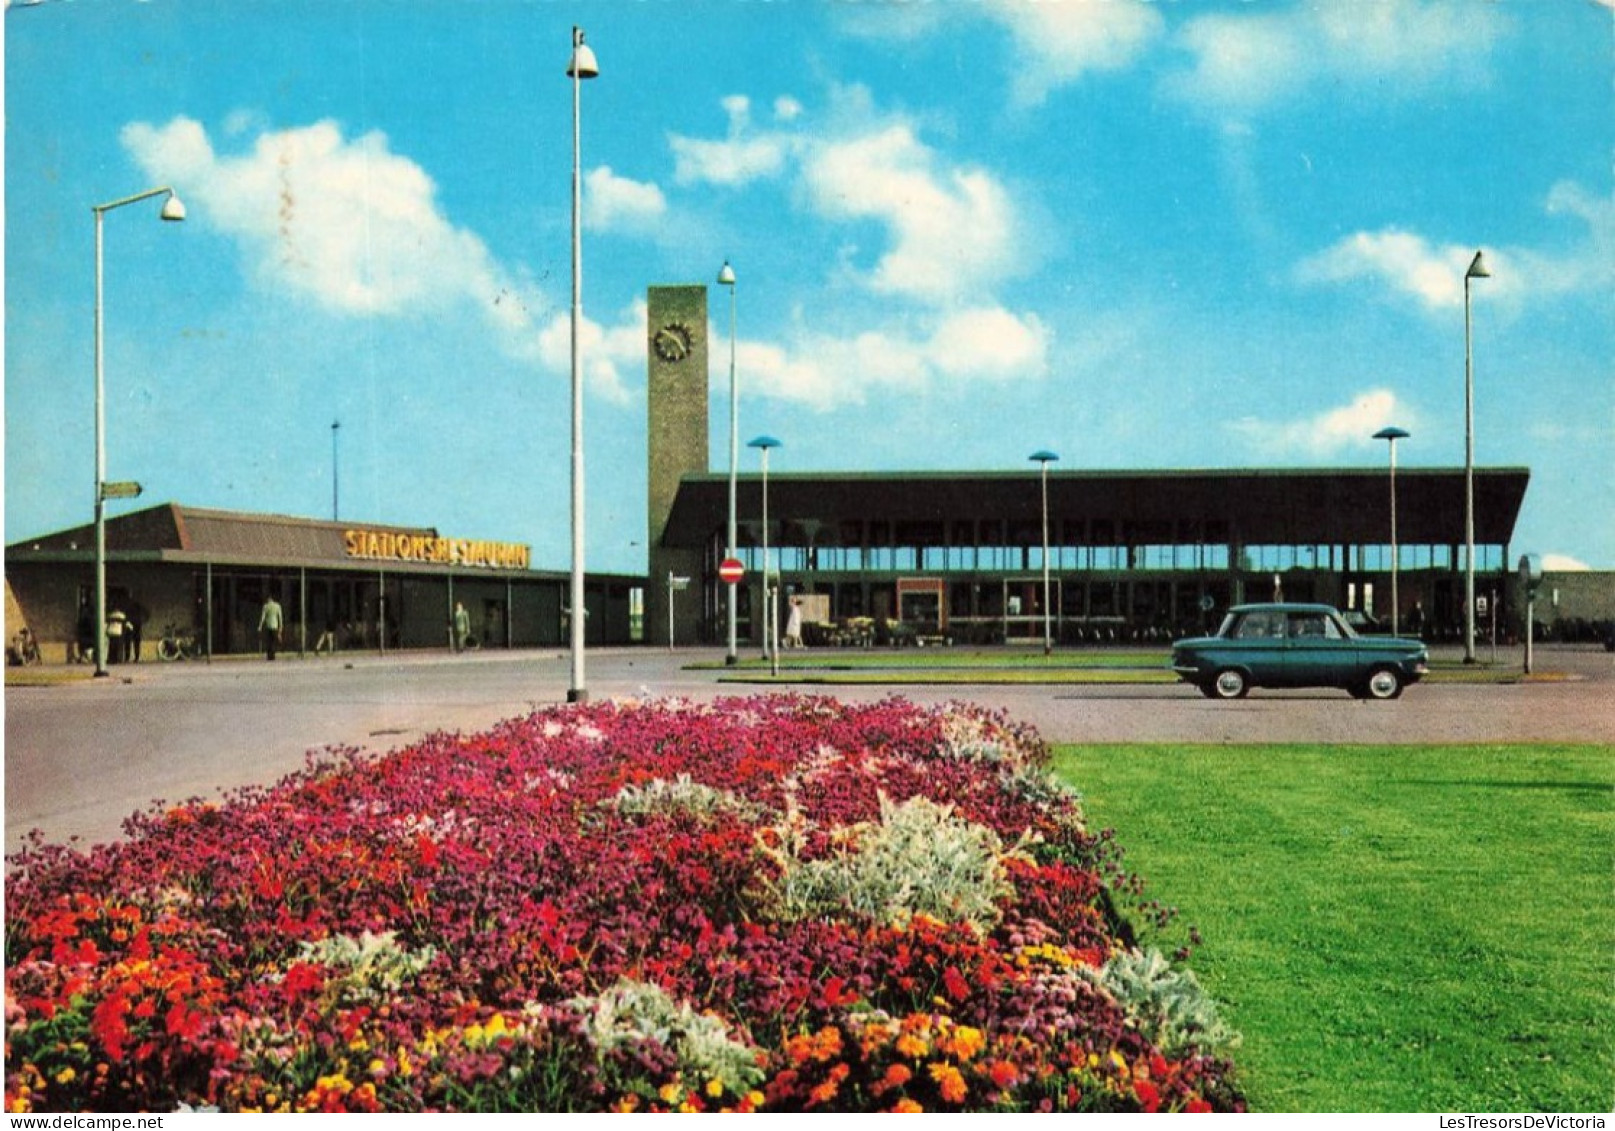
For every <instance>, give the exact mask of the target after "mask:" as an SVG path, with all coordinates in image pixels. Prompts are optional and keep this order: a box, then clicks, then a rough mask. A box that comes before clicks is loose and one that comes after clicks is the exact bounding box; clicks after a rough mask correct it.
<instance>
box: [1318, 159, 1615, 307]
mask: <svg viewBox="0 0 1615 1131" xmlns="http://www.w3.org/2000/svg"><path fill="white" fill-rule="evenodd" d="M1544 208H1545V210H1546V211H1547V212H1548V213H1549V214H1550V215H1564V216H1568V217H1569V218H1570V219H1571V220H1573V221H1579V222H1580V225H1581V227H1582V229H1583V230H1582V231H1579V232H1577V233H1575V237H1574V238H1573V239H1571V240H1570V241H1569V242H1568V244H1567V245H1566V246H1564V247H1562V248H1559V249H1556V250H1551V251H1550V250H1542V249H1535V248H1491V247H1488V248H1485V249H1484V250H1485V253H1486V263H1487V267H1488V269H1489V270H1490V271H1491V277H1490V278H1488V279H1486V280H1485V282H1484V284H1482V285H1481V287H1480V289H1479V290H1477V291H1476V297H1477V298H1479V297H1481V296H1482V295H1484V296H1485V297H1487V298H1497V299H1510V300H1513V301H1515V302H1523V301H1530V300H1542V299H1546V298H1554V297H1561V296H1565V295H1571V294H1586V295H1588V296H1589V297H1594V298H1597V297H1600V296H1607V295H1608V294H1609V293H1610V291H1611V290H1612V289H1615V195H1612V196H1611V197H1608V198H1598V197H1595V196H1593V195H1592V194H1590V193H1588V192H1587V191H1586V190H1585V189H1583V188H1582V187H1581V186H1580V185H1577V184H1575V183H1573V182H1569V181H1565V182H1561V183H1559V184H1557V185H1555V186H1554V187H1553V189H1552V191H1551V192H1550V193H1549V194H1548V197H1547V200H1546V201H1545V203H1544ZM1474 254H1475V249H1474V248H1472V247H1467V246H1463V245H1459V244H1447V245H1444V246H1440V247H1438V246H1436V245H1434V244H1432V243H1430V241H1428V240H1427V239H1425V238H1424V237H1423V236H1420V235H1416V234H1414V233H1412V232H1405V231H1401V230H1399V229H1396V228H1386V229H1382V230H1381V231H1378V232H1356V233H1353V234H1352V235H1350V236H1347V237H1346V238H1344V239H1342V240H1340V241H1339V242H1337V243H1336V244H1334V245H1333V246H1332V247H1329V248H1326V249H1324V250H1323V251H1321V252H1319V253H1318V254H1316V255H1314V256H1311V257H1309V258H1308V259H1306V260H1304V261H1302V262H1301V263H1300V264H1299V265H1298V266H1297V267H1296V278H1297V279H1298V280H1299V281H1301V282H1303V283H1353V282H1361V281H1367V282H1370V283H1377V284H1378V285H1380V286H1382V287H1383V288H1385V290H1387V291H1388V292H1389V293H1391V294H1392V295H1397V296H1403V297H1408V298H1412V299H1414V300H1415V301H1417V302H1418V303H1419V304H1420V305H1421V306H1423V307H1424V308H1425V309H1426V310H1432V311H1434V310H1448V309H1452V308H1455V307H1458V306H1460V305H1462V303H1463V300H1464V275H1465V273H1466V272H1467V271H1468V269H1469V263H1470V260H1471V259H1473V257H1474Z"/></svg>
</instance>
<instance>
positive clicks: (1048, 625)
mask: <svg viewBox="0 0 1615 1131" xmlns="http://www.w3.org/2000/svg"><path fill="white" fill-rule="evenodd" d="M1028 458H1030V459H1033V460H1036V461H1037V463H1038V464H1039V465H1040V472H1041V475H1040V478H1041V479H1042V480H1043V654H1044V655H1045V656H1048V655H1052V654H1053V652H1054V606H1053V605H1052V604H1051V603H1050V588H1049V464H1050V463H1053V462H1054V461H1055V460H1058V459H1059V458H1060V457H1059V456H1057V455H1055V454H1054V453H1053V452H1051V451H1049V450H1047V449H1043V450H1041V451H1036V452H1033V453H1032V454H1031V456H1029V457H1028Z"/></svg>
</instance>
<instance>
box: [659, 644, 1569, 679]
mask: <svg viewBox="0 0 1615 1131" xmlns="http://www.w3.org/2000/svg"><path fill="white" fill-rule="evenodd" d="M1170 665H1171V655H1170V653H1168V652H1166V651H1163V650H1160V649H1115V650H1110V649H1086V650H1056V651H1055V652H1054V654H1053V655H1051V656H1045V655H1044V654H1043V651H1042V649H1041V648H1024V649H1023V648H985V649H984V648H957V649H956V648H891V649H884V648H881V649H856V650H852V649H849V650H842V651H819V650H815V649H809V650H806V651H791V652H781V653H780V661H779V674H778V675H777V676H776V675H773V674H771V672H770V665H769V662H768V661H767V660H764V659H759V658H757V657H756V656H751V657H748V658H746V659H742V660H741V661H740V662H739V663H737V664H735V665H733V666H730V665H727V664H725V663H724V662H723V661H721V660H718V661H697V662H694V663H691V664H688V665H686V667H687V670H690V671H715V672H718V673H720V674H719V676H718V681H719V682H720V683H789V684H804V683H805V684H864V685H867V684H893V685H902V686H920V685H932V684H964V683H974V684H1173V683H1177V682H1178V677H1177V676H1176V675H1175V674H1173V672H1172V671H1171V667H1170ZM1562 678H1564V676H1563V675H1562V673H1556V672H1537V673H1534V674H1532V675H1529V676H1527V675H1525V674H1524V673H1523V672H1521V670H1520V669H1519V668H1518V667H1510V666H1507V665H1498V666H1492V665H1489V664H1470V665H1465V664H1462V663H1459V662H1458V661H1456V660H1454V661H1444V660H1438V661H1434V662H1433V663H1432V664H1431V670H1430V674H1429V675H1427V676H1425V680H1426V681H1427V682H1430V683H1478V684H1502V683H1519V682H1522V681H1527V680H1528V681H1531V682H1546V681H1551V680H1557V679H1562Z"/></svg>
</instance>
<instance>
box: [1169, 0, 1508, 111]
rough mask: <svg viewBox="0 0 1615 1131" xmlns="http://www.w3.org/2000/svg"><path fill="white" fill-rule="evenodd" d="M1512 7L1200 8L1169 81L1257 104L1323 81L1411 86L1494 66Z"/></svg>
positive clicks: (1394, 2)
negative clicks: (1180, 64) (1179, 68)
mask: <svg viewBox="0 0 1615 1131" xmlns="http://www.w3.org/2000/svg"><path fill="white" fill-rule="evenodd" d="M1506 26H1507V17H1506V15H1505V14H1504V13H1503V12H1502V10H1501V9H1500V8H1499V6H1497V5H1492V4H1474V3H1467V2H1458V0H1354V2H1353V3H1350V4H1316V5H1314V4H1305V5H1296V6H1294V7H1289V8H1283V9H1273V8H1266V7H1254V8H1253V9H1251V11H1250V13H1249V14H1237V15H1233V14H1220V13H1219V14H1214V15H1206V16H1200V17H1198V18H1195V19H1192V20H1190V21H1189V22H1188V23H1187V24H1185V25H1184V27H1183V30H1182V31H1181V33H1180V35H1179V39H1178V42H1179V45H1180V46H1181V47H1182V48H1183V49H1184V50H1186V51H1187V52H1188V53H1189V55H1191V56H1192V58H1193V63H1192V65H1191V66H1190V68H1189V69H1188V70H1187V71H1184V72H1181V73H1179V74H1178V75H1176V76H1174V77H1173V79H1172V80H1171V81H1170V82H1169V83H1168V89H1169V90H1170V91H1171V92H1173V93H1174V94H1176V95H1178V96H1179V97H1181V98H1183V99H1184V100H1186V101H1190V102H1194V103H1199V104H1207V105H1210V106H1214V107H1218V108H1221V109H1224V110H1256V109H1260V108H1262V107H1264V106H1266V105H1269V104H1273V103H1276V102H1277V101H1278V100H1280V99H1281V98H1283V97H1285V96H1287V95H1289V94H1291V93H1293V92H1294V91H1296V90H1299V89H1303V88H1305V87H1308V86H1312V85H1315V84H1323V83H1329V84H1332V85H1334V86H1336V87H1337V88H1339V87H1345V88H1362V87H1370V86H1371V87H1373V88H1374V89H1376V90H1390V91H1396V92H1404V93H1405V92H1409V91H1412V90H1427V89H1430V88H1431V87H1435V86H1443V87H1450V86H1451V85H1452V84H1453V83H1475V82H1479V81H1481V80H1482V79H1483V78H1484V76H1485V68H1486V66H1487V63H1488V62H1489V59H1490V54H1491V50H1492V47H1493V45H1494V44H1495V43H1496V42H1497V40H1498V39H1499V38H1500V37H1501V36H1502V34H1503V33H1504V31H1505V29H1506Z"/></svg>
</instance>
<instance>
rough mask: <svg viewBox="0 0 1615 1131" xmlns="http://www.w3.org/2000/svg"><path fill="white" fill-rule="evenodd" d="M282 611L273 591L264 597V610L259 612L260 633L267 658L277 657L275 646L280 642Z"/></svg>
mask: <svg viewBox="0 0 1615 1131" xmlns="http://www.w3.org/2000/svg"><path fill="white" fill-rule="evenodd" d="M280 628H281V612H280V602H279V601H277V600H275V595H274V594H273V593H271V594H270V595H269V596H268V597H265V598H264V607H263V611H262V612H261V613H259V614H258V633H259V635H260V636H262V637H263V640H264V656H265V658H266V659H270V660H273V659H274V658H275V648H276V646H277V645H279V644H280Z"/></svg>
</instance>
